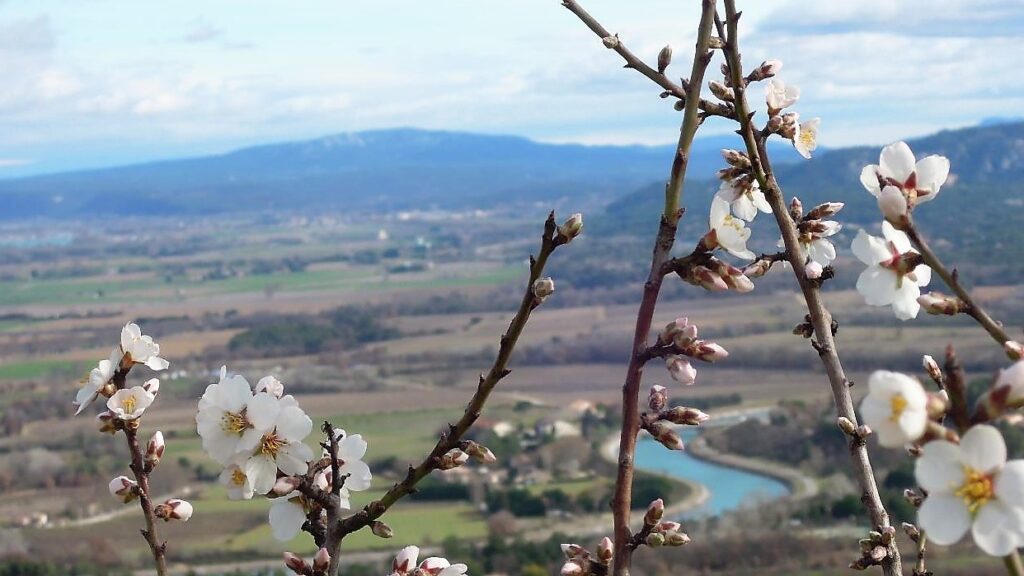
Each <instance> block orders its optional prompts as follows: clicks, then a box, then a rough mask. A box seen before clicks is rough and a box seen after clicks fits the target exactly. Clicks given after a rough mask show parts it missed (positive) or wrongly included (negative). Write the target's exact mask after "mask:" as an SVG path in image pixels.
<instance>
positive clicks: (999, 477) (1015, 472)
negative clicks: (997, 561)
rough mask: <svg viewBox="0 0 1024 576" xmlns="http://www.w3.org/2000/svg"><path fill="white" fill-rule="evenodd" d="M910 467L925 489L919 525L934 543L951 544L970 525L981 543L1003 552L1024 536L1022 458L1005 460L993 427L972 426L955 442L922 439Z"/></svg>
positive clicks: (989, 551) (987, 548)
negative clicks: (925, 440)
mask: <svg viewBox="0 0 1024 576" xmlns="http://www.w3.org/2000/svg"><path fill="white" fill-rule="evenodd" d="M914 472H915V476H916V477H917V483H918V484H919V485H920V486H921V488H923V489H925V490H927V491H928V498H927V499H925V501H924V503H923V504H922V505H921V508H920V510H919V511H918V524H919V525H920V527H921V529H922V530H924V531H925V533H926V534H927V535H928V539H929V540H931V541H932V542H935V543H936V544H940V545H949V544H953V543H955V542H958V541H959V540H960V539H961V538H962V537H963V535H964V534H965V533H966V532H967V530H968V529H970V530H971V533H972V535H973V537H974V543H975V544H977V545H978V547H979V548H981V549H982V550H984V551H985V552H986V553H987V554H990V555H992V556H1006V555H1007V554H1009V553H1010V552H1013V550H1014V549H1016V548H1017V547H1018V546H1019V545H1020V544H1021V543H1022V541H1024V538H1022V535H1024V510H1022V507H1024V460H1011V461H1010V462H1007V461H1006V443H1005V442H1004V441H1003V437H1002V435H1000V434H999V431H998V430H996V429H995V428H993V427H992V426H988V425H977V426H974V427H973V428H971V429H970V430H968V431H967V433H966V434H964V436H963V438H961V440H960V444H959V445H956V444H953V443H952V442H947V441H945V440H935V441H932V442H929V443H927V444H925V445H924V449H923V450H922V452H921V457H920V458H918V460H917V465H916V468H915V471H914Z"/></svg>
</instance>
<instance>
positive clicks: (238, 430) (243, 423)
mask: <svg viewBox="0 0 1024 576" xmlns="http://www.w3.org/2000/svg"><path fill="white" fill-rule="evenodd" d="M220 427H221V429H223V430H224V431H225V432H227V433H228V434H235V435H237V436H241V435H242V433H243V432H245V431H246V430H248V429H249V428H252V424H251V423H250V422H249V419H248V418H246V415H245V408H242V411H241V412H238V413H237V414H236V413H234V412H224V416H223V418H222V419H221V425H220Z"/></svg>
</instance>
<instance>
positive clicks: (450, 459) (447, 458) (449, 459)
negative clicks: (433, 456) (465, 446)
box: [437, 448, 469, 470]
mask: <svg viewBox="0 0 1024 576" xmlns="http://www.w3.org/2000/svg"><path fill="white" fill-rule="evenodd" d="M468 461H469V454H466V453H465V452H463V451H462V450H459V449H458V448H454V449H452V450H450V451H448V453H447V454H445V455H444V456H442V457H441V460H440V462H438V465H437V469H438V470H451V469H453V468H458V467H459V466H462V465H463V464H465V463H466V462H468Z"/></svg>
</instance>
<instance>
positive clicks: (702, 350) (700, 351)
mask: <svg viewBox="0 0 1024 576" xmlns="http://www.w3.org/2000/svg"><path fill="white" fill-rule="evenodd" d="M692 356H693V357H694V358H697V359H700V360H704V361H705V362H715V361H717V360H722V359H724V358H727V357H728V356H729V351H728V350H726V349H725V348H722V347H721V346H719V345H718V344H717V343H715V342H708V341H701V342H700V343H699V345H698V346H697V350H696V353H695V354H692Z"/></svg>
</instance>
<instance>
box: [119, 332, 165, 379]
mask: <svg viewBox="0 0 1024 576" xmlns="http://www.w3.org/2000/svg"><path fill="white" fill-rule="evenodd" d="M121 351H122V352H124V353H125V356H126V357H127V360H128V361H129V362H131V363H133V364H145V365H146V366H148V367H149V368H150V369H152V370H165V369H167V366H168V365H169V363H168V362H167V360H164V359H163V358H161V357H160V345H159V344H157V343H156V342H154V341H153V338H152V337H151V336H146V335H144V334H143V333H142V330H141V329H140V328H139V325H138V324H135V323H134V322H129V323H128V324H125V326H124V328H123V329H122V330H121Z"/></svg>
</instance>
